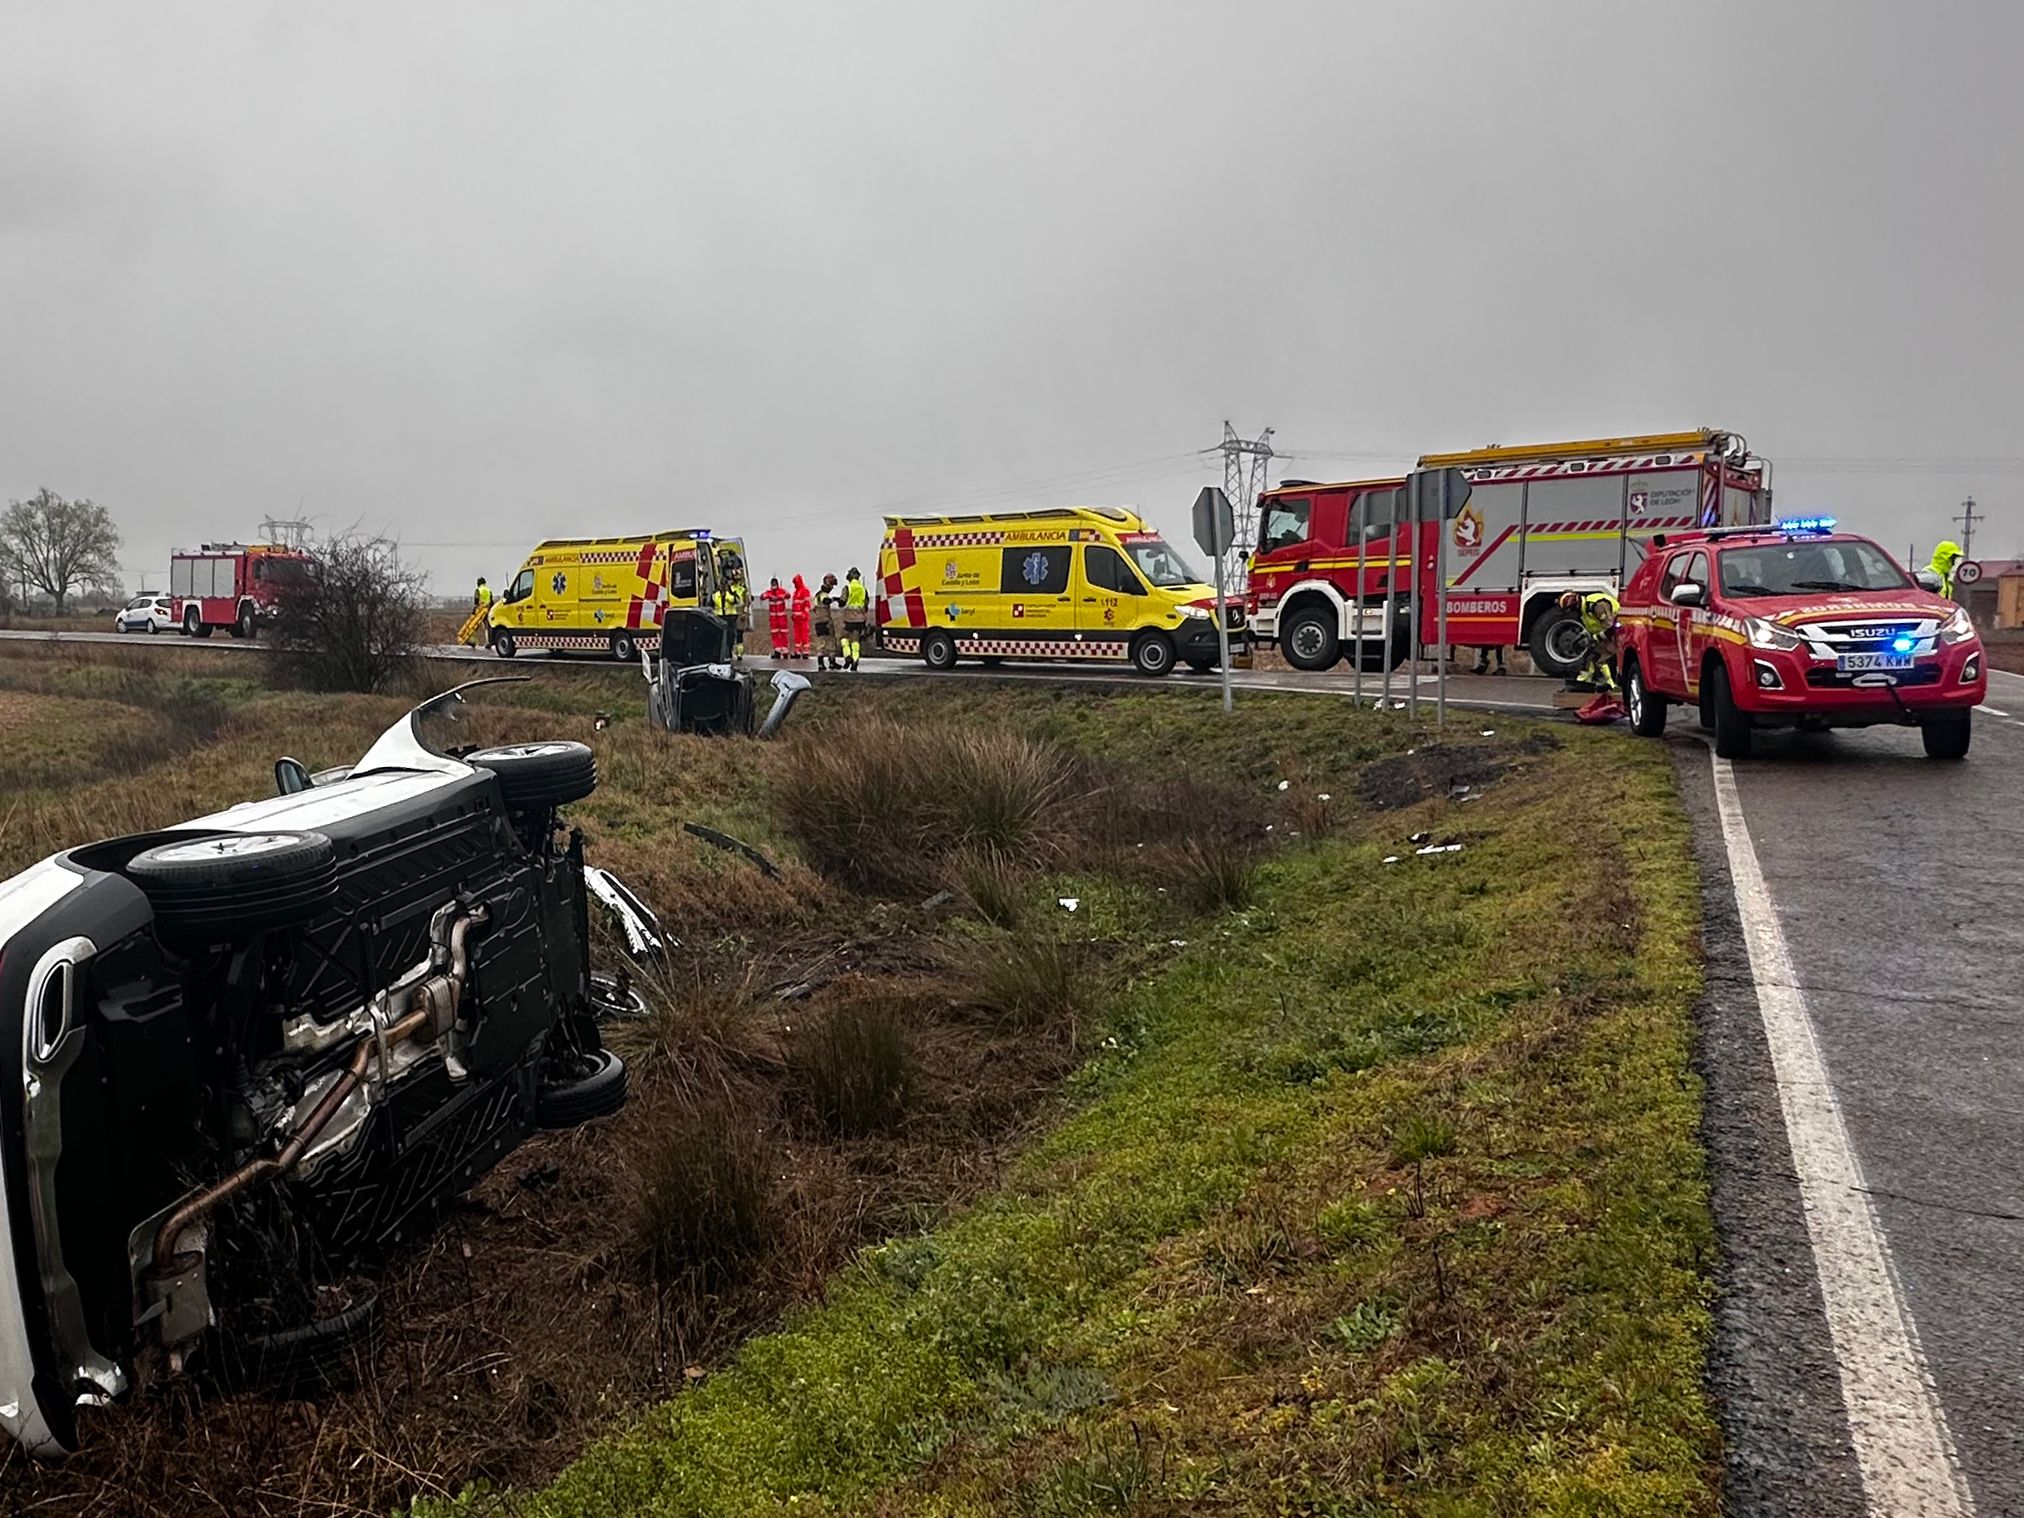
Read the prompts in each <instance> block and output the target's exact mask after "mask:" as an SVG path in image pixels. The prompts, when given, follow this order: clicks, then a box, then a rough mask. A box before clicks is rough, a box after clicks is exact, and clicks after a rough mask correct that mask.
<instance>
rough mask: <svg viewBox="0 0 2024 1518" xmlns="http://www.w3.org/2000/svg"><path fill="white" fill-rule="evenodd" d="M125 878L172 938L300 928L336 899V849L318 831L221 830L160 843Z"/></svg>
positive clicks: (213, 939)
mask: <svg viewBox="0 0 2024 1518" xmlns="http://www.w3.org/2000/svg"><path fill="white" fill-rule="evenodd" d="M126 874H127V878H128V879H129V880H131V881H133V883H134V884H135V885H137V886H139V887H140V888H141V892H142V894H143V895H145V896H146V897H147V898H148V904H149V905H150V906H151V907H153V908H154V913H155V928H156V931H157V933H158V934H159V935H160V936H161V937H162V938H163V939H164V940H165V941H169V942H175V943H223V942H227V941H236V940H238V939H241V938H244V937H245V936H246V935H247V934H249V933H254V932H260V931H263V930H265V929H269V928H288V927H299V926H301V925H302V924H303V923H306V922H308V921H310V920H311V919H312V918H314V917H316V916H317V915H318V914H319V913H321V912H322V911H324V910H325V909H326V908H328V907H329V905H330V904H331V902H333V901H334V900H335V899H336V897H337V851H336V850H335V849H334V848H333V847H332V846H331V842H330V840H329V839H328V838H326V837H324V836H323V834H321V833H284V832H274V833H222V834H216V835H210V836H200V837H194V838H190V839H181V840H175V841H171V842H168V843H158V844H156V845H155V846H154V847H153V848H151V849H143V850H142V851H141V852H140V853H138V854H136V855H134V857H133V858H132V859H130V860H128V861H127V866H126Z"/></svg>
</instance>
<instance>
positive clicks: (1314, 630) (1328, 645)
mask: <svg viewBox="0 0 2024 1518" xmlns="http://www.w3.org/2000/svg"><path fill="white" fill-rule="evenodd" d="M1279 652H1280V653H1281V655H1283V656H1284V657H1285V660H1286V662H1287V663H1288V664H1290V665H1292V666H1293V667H1294V668H1295V669H1306V670H1317V669H1333V668H1334V667H1335V663H1336V661H1337V660H1338V659H1340V658H1341V657H1342V638H1341V636H1340V634H1338V633H1337V631H1336V627H1335V613H1334V612H1333V611H1332V610H1330V609H1329V608H1327V607H1325V606H1303V607H1301V608H1300V609H1299V610H1298V611H1296V612H1294V613H1293V615H1292V616H1290V617H1288V618H1287V619H1286V622H1285V624H1284V625H1283V626H1282V627H1281V628H1280V629H1279Z"/></svg>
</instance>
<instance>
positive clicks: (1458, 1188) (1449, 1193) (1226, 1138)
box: [420, 694, 1717, 1518]
mask: <svg viewBox="0 0 2024 1518" xmlns="http://www.w3.org/2000/svg"><path fill="white" fill-rule="evenodd" d="M899 699H900V701H901V702H904V701H907V700H911V699H913V697H912V696H911V695H910V694H909V695H907V696H904V697H901V698H899ZM892 704H897V703H888V708H889V709H890V705H892ZM1106 705H1107V706H1110V707H1114V708H1118V709H1119V710H1117V711H1115V712H1114V713H1109V712H1104V711H1103V708H1101V707H1097V706H1095V705H1093V704H1084V703H1070V702H1062V703H1060V705H1059V708H1058V710H1057V711H1056V712H1054V713H1051V714H1050V713H1049V712H1048V711H1047V710H1046V708H1045V706H1044V704H1043V706H1042V711H1041V723H1042V725H1043V726H1045V725H1046V724H1047V722H1048V720H1049V717H1050V715H1051V716H1053V717H1054V718H1055V719H1057V720H1056V725H1057V726H1059V727H1060V728H1061V729H1062V732H1061V733H1060V734H1059V735H1058V736H1061V737H1063V738H1065V739H1066V740H1067V741H1070V742H1075V743H1078V744H1082V745H1087V744H1090V743H1092V742H1096V741H1100V740H1104V739H1105V738H1106V736H1107V735H1111V734H1115V735H1116V737H1117V741H1119V742H1120V743H1121V744H1126V745H1133V746H1136V745H1138V744H1144V745H1147V746H1149V747H1150V746H1156V745H1158V744H1161V743H1165V742H1170V741H1173V740H1174V739H1175V738H1176V737H1177V736H1178V735H1177V734H1175V733H1171V732H1169V731H1168V730H1167V729H1168V725H1169V723H1168V718H1169V715H1170V711H1169V705H1170V704H1169V703H1166V702H1163V701H1161V700H1159V699H1158V698H1139V697H1134V698H1129V699H1127V700H1125V701H1119V702H1114V703H1106ZM1171 705H1173V706H1179V703H1171ZM1315 706H1319V703H1313V704H1309V710H1310V711H1311V710H1312V708H1313V707H1315ZM1278 710H1281V708H1275V711H1278ZM1283 710H1284V711H1285V712H1286V714H1287V716H1288V717H1294V715H1295V713H1294V708H1293V706H1292V705H1291V704H1289V705H1288V706H1287V707H1285V708H1283ZM1093 713H1096V714H1098V715H1093ZM1113 722H1115V723H1117V724H1118V726H1117V727H1115V728H1113V727H1111V725H1110V724H1111V723H1113ZM1092 724H1100V727H1101V730H1099V728H1098V727H1097V726H1093V725H1092ZM1189 726H1190V729H1191V731H1192V732H1194V733H1196V734H1198V735H1206V741H1207V742H1208V743H1209V744H1210V745H1212V746H1214V745H1218V744H1222V743H1223V742H1224V738H1225V735H1226V734H1231V735H1234V734H1235V732H1236V731H1237V730H1236V729H1235V728H1234V727H1233V728H1230V729H1219V728H1217V727H1216V726H1215V725H1214V724H1212V723H1202V722H1201V721H1200V713H1199V710H1197V711H1196V712H1195V713H1194V715H1193V718H1192V721H1191V722H1190V723H1189ZM1288 728H1289V731H1288V732H1287V733H1286V734H1285V735H1284V739H1283V746H1284V752H1282V753H1279V754H1276V755H1271V756H1267V759H1269V762H1267V759H1261V758H1260V757H1259V756H1258V755H1257V753H1256V751H1255V746H1254V748H1253V750H1252V751H1250V752H1246V751H1244V750H1242V749H1241V748H1239V747H1238V746H1237V745H1236V744H1235V742H1234V740H1232V741H1231V742H1229V744H1228V746H1227V751H1226V752H1223V753H1221V755H1220V762H1222V763H1223V764H1224V765H1226V766H1227V767H1231V768H1239V769H1243V768H1248V769H1249V770H1250V771H1251V772H1253V773H1261V772H1262V773H1263V774H1264V775H1269V771H1270V769H1271V768H1272V767H1273V765H1275V764H1277V765H1282V766H1283V765H1286V764H1291V763H1293V762H1302V763H1317V764H1318V763H1321V762H1323V761H1325V760H1328V759H1329V758H1330V756H1331V755H1333V756H1335V758H1336V760H1337V761H1338V762H1341V761H1344V760H1349V759H1352V758H1353V757H1356V756H1365V755H1366V754H1367V753H1375V752H1381V751H1382V750H1383V746H1384V734H1383V732H1382V731H1381V729H1380V724H1378V723H1366V724H1363V725H1361V726H1360V727H1351V726H1350V725H1349V724H1347V723H1344V722H1342V721H1341V720H1339V719H1338V720H1336V721H1334V722H1329V721H1327V720H1326V719H1324V718H1319V717H1312V718H1310V717H1308V716H1307V715H1306V714H1305V713H1303V714H1301V715H1300V717H1299V718H1298V720H1296V721H1293V722H1290V723H1289V724H1288ZM1331 729H1332V731H1331ZM1373 730H1378V731H1376V732H1375V733H1374V732H1373ZM1127 734H1129V735H1130V736H1126V735H1127ZM1254 736H1255V729H1254ZM1282 772H1283V769H1282ZM1429 822H1437V823H1438V824H1443V825H1446V826H1447V827H1449V828H1450V829H1453V828H1457V827H1466V829H1467V831H1466V833H1465V834H1464V835H1463V836H1464V838H1465V841H1466V843H1467V845H1468V846H1467V848H1466V850H1465V851H1464V852H1463V853H1461V854H1459V855H1450V856H1441V857H1439V858H1436V859H1430V860H1419V859H1415V858H1412V857H1411V856H1408V858H1407V860H1406V861H1404V862H1402V863H1401V864H1398V865H1393V866H1385V865H1383V864H1381V863H1380V862H1379V861H1380V860H1381V858H1382V857H1383V856H1384V855H1385V854H1386V853H1390V852H1397V848H1396V844H1397V840H1398V839H1399V838H1400V837H1401V836H1402V835H1403V834H1404V833H1405V832H1406V831H1409V830H1410V829H1411V828H1412V827H1415V826H1420V825H1425V824H1426V823H1429ZM1696 912H1697V907H1696V896H1695V886H1694V880H1693V874H1692V869H1691V863H1690V858H1689V854H1688V851H1687V843H1686V833H1685V823H1684V820H1683V818H1682V817H1681V815H1680V813H1679V811H1678V808H1677V805H1676V802H1675V800H1674V797H1673V795H1672V791H1671V779H1670V774H1669V771H1668V770H1667V768H1666V766H1665V764H1664V762H1663V758H1662V756H1659V755H1657V754H1656V752H1655V751H1650V750H1645V749H1638V748H1633V747H1631V746H1629V745H1626V744H1623V743H1622V742H1621V741H1620V740H1615V739H1612V738H1611V737H1609V736H1603V737H1601V738H1592V737H1590V736H1589V735H1576V736H1575V737H1574V738H1573V740H1572V741H1570V742H1569V744H1568V745H1567V746H1566V748H1565V749H1563V750H1560V751H1557V752H1550V753H1546V754H1544V755H1541V756H1538V757H1536V758H1534V759H1533V760H1532V761H1531V762H1530V763H1529V764H1528V766H1527V768H1526V770H1525V771H1524V772H1523V773H1522V774H1519V775H1516V776H1514V777H1511V778H1508V779H1507V780H1505V781H1504V782H1502V783H1500V784H1499V785H1497V786H1495V787H1493V788H1492V790H1491V792H1490V794H1489V796H1488V797H1487V798H1486V799H1485V800H1483V801H1481V802H1480V803H1476V804H1473V805H1470V806H1468V807H1466V808H1460V807H1457V808H1454V809H1452V811H1450V810H1448V809H1447V808H1446V807H1445V805H1444V804H1442V803H1426V804H1423V805H1422V806H1420V807H1418V808H1415V809H1412V810H1409V811H1406V812H1397V813H1391V814H1387V815H1383V816H1380V817H1376V818H1369V819H1363V820H1361V821H1351V820H1340V821H1339V825H1338V826H1337V827H1336V828H1335V829H1334V830H1333V832H1332V834H1331V836H1330V837H1329V838H1328V839H1327V840H1325V841H1322V842H1319V843H1314V844H1311V845H1309V846H1306V847H1303V848H1300V849H1297V850H1292V851H1285V852H1280V853H1278V854H1274V855H1271V856H1268V862H1267V863H1266V864H1265V865H1264V866H1263V868H1262V869H1261V870H1260V872H1259V874H1258V877H1257V880H1256V883H1255V891H1254V895H1253V899H1252V901H1251V904H1250V905H1249V907H1248V908H1247V909H1246V910H1244V911H1243V912H1241V913H1237V914H1233V915H1229V916H1226V917H1223V918H1220V919H1216V920H1214V921H1213V923H1211V924H1207V925H1203V926H1201V927H1199V928H1198V929H1197V930H1196V931H1195V932H1194V933H1193V934H1192V935H1191V937H1192V940H1193V941H1191V942H1190V943H1189V944H1188V945H1187V946H1186V947H1185V948H1183V949H1180V950H1176V951H1175V952H1174V953H1173V955H1172V956H1171V957H1170V958H1168V959H1167V960H1166V961H1165V967H1164V968H1163V969H1161V970H1160V971H1159V972H1158V973H1156V974H1141V975H1139V976H1138V978H1137V980H1136V982H1135V983H1134V984H1133V985H1132V986H1131V987H1130V988H1129V989H1128V991H1127V992H1126V993H1125V994H1124V995H1122V996H1121V997H1119V998H1116V999H1115V1000H1114V1001H1113V1002H1112V1004H1111V1005H1110V1006H1109V1008H1108V1011H1107V1013H1106V1014H1105V1015H1104V1021H1105V1030H1104V1031H1105V1035H1106V1036H1104V1037H1103V1038H1102V1040H1101V1048H1100V1050H1099V1052H1098V1053H1097V1055H1096V1057H1095V1058H1094V1059H1093V1061H1092V1062H1091V1063H1090V1065H1089V1066H1088V1067H1086V1068H1085V1069H1084V1070H1083V1072H1082V1073H1081V1074H1080V1076H1079V1077H1078V1078H1077V1080H1076V1082H1075V1083H1074V1094H1073V1101H1072V1103H1071V1106H1070V1108H1069V1110H1067V1112H1066V1113H1065V1115H1064V1117H1063V1119H1062V1120H1061V1121H1060V1122H1059V1123H1058V1125H1057V1126H1056V1127H1055V1128H1054V1129H1053V1130H1052V1131H1051V1132H1050V1133H1048V1134H1047V1135H1046V1136H1045V1137H1044V1138H1042V1139H1041V1140H1040V1141H1039V1142H1037V1143H1036V1144H1034V1145H1033V1146H1032V1147H1031V1148H1030V1149H1029V1151H1028V1152H1027V1153H1026V1154H1025V1155H1024V1156H1023V1157H1022V1158H1021V1159H1020V1161H1019V1162H1018V1163H1017V1164H1016V1166H1015V1167H1014V1168H1013V1170H1012V1171H1011V1173H1010V1175H1009V1176H1008V1178H1007V1180H1006V1182H1005V1184H1004V1185H1003V1187H1002V1188H1001V1189H1000V1190H999V1191H998V1192H997V1193H996V1194H995V1195H993V1196H991V1197H990V1198H989V1199H987V1200H986V1201H984V1202H982V1203H981V1204H980V1205H978V1206H976V1207H975V1208H974V1209H972V1210H971V1211H970V1212H968V1213H967V1214H964V1215H962V1216H961V1217H959V1218H958V1219H956V1220H955V1221H953V1222H952V1223H950V1224H948V1225H947V1226H945V1227H942V1228H941V1229H939V1230H937V1231H935V1232H933V1233H931V1234H928V1235H924V1236H920V1237H910V1238H904V1239H898V1240H894V1241H892V1242H889V1243H887V1244H886V1245H884V1246H882V1247H879V1248H876V1249H873V1250H870V1251H867V1252H866V1253H865V1254H863V1255H862V1256H861V1257H860V1258H859V1260H858V1261H857V1263H856V1264H855V1265H854V1266H853V1267H852V1268H850V1269H849V1270H847V1271H846V1272H845V1273H844V1274H843V1275H842V1276H841V1277H839V1278H838V1279H837V1280H836V1281H835V1282H834V1283H833V1285H832V1288H831V1290H830V1292H829V1294H828V1297H827V1301H826V1302H825V1304H824V1305H823V1306H821V1307H820V1308H818V1309H814V1310H811V1311H808V1312H806V1313H804V1314H802V1315H801V1316H799V1317H797V1318H795V1319H793V1320H791V1321H790V1322H789V1323H788V1324H787V1325H786V1326H785V1327H784V1328H783V1329H781V1330H780V1331H779V1332H776V1333H773V1334H769V1335H766V1336H764V1337H761V1338H758V1339H755V1340H753V1341H751V1342H750V1343H749V1344H747V1345H746V1347H745V1348H744V1349H743V1350H742V1351H741V1352H740V1353H739V1354H738V1355H737V1357H736V1358H735V1360H734V1361H733V1362H732V1363H731V1364H730V1365H729V1366H728V1367H727V1368H725V1369H724V1370H723V1371H721V1372H720V1373H718V1374H716V1375H714V1376H712V1377H710V1378H709V1379H708V1380H706V1381H704V1382H702V1383H701V1384H700V1385H699V1386H697V1387H696V1388H695V1389H694V1390H692V1391H690V1392H688V1393H686V1394H684V1395H681V1396H679V1397H677V1398H675V1399H674V1400H673V1401H671V1402H668V1403H666V1404H664V1405H663V1406H661V1407H659V1408H657V1409H654V1410H652V1411H651V1412H649V1413H647V1414H645V1415H644V1416H642V1417H640V1418H639V1419H638V1420H637V1421H636V1422H634V1423H633V1424H632V1425H631V1426H630V1427H629V1428H627V1429H626V1430H624V1431H623V1432H621V1433H619V1434H617V1435H616V1436H614V1437H612V1438H611V1439H609V1440H607V1441H605V1442H603V1443H601V1444H599V1445H597V1446H595V1447H593V1448H592V1449H591V1450H589V1451H588V1452H587V1453H586V1454H585V1456H584V1457H583V1458H582V1459H581V1460H580V1461H579V1462H578V1463H577V1464H576V1465H575V1466H574V1467H573V1468H572V1469H571V1470H569V1471H568V1472H567V1473H566V1474H565V1475H564V1476H563V1477H562V1478H561V1479H560V1480H559V1481H558V1482H557V1483H555V1485H554V1486H553V1487H551V1488H550V1489H549V1490H547V1491H546V1492H542V1493H538V1494H516V1495H515V1496H514V1497H513V1498H512V1500H511V1504H510V1507H509V1506H508V1505H506V1503H505V1501H504V1500H503V1499H494V1498H488V1497H486V1496H484V1495H482V1494H472V1495H470V1496H469V1497H467V1498H466V1499H465V1501H464V1503H463V1504H461V1506H463V1507H464V1508H466V1509H468V1510H469V1511H471V1512H474V1513H490V1512H498V1513H500V1514H504V1513H507V1512H509V1511H510V1512H511V1513H513V1514H516V1515H517V1514H541V1515H550V1518H562V1515H571V1518H574V1515H585V1518H590V1515H595V1518H605V1515H618V1514H633V1513H651V1514H670V1515H672V1514H699V1515H700V1514H740V1515H743V1514H752V1513H772V1512H786V1511H793V1512H797V1513H806V1512H816V1513H826V1512H846V1511H864V1512H877V1513H881V1514H908V1513H921V1514H928V1513H934V1514H950V1515H953V1514H965V1513H1021V1514H1024V1513H1036V1514H1037V1513H1055V1512H1063V1513H1065V1512H1102V1511H1114V1512H1150V1511H1160V1510H1164V1509H1165V1508H1166V1507H1168V1506H1184V1507H1186V1506H1194V1505H1200V1506H1202V1507H1206V1508H1210V1509H1212V1510H1214V1511H1217V1512H1230V1513H1256V1514H1276V1513H1287V1512H1306V1513H1338V1514H1369V1515H1376V1514H1380V1513H1385V1514H1392V1513H1403V1514H1420V1515H1427V1518H1437V1515H1438V1518H1447V1515H1460V1514H1477V1513H1493V1514H1494V1513H1513V1514H1517V1513H1545V1514H1562V1515H1574V1514H1591V1513H1592V1514H1604V1513H1608V1514H1633V1515H1636V1514H1651V1515H1659V1514H1666V1515H1675V1514H1698V1513H1713V1512H1714V1511H1715V1510H1716V1500H1715V1495H1714V1483H1715V1464H1716V1455H1717V1449H1716V1435H1715V1428H1714V1424H1713V1421H1712V1418H1711V1415H1710V1410H1709V1407H1708V1403H1707V1399H1706V1396H1705V1394H1704V1392H1703V1389H1702V1382H1701V1368H1702V1357H1703V1353H1704V1349H1705V1344H1706V1338H1707V1333H1708V1314H1707V1298H1708V1291H1709V1281H1708V1272H1709V1268H1710V1264H1711V1258H1712V1251H1713V1239H1712V1232H1711V1225H1710V1221H1709V1216H1708V1208H1707V1199H1706V1193H1705V1186H1704V1180H1703V1174H1702V1161H1701V1156H1700V1153H1699V1151H1698V1149H1697V1147H1696V1144H1695V1139H1694V1130H1695V1123H1696V1120H1697V1114H1698V1105H1699V1093H1698V1089H1697V1087H1696V1084H1695V1082H1694V1079H1693V1077H1692V1076H1691V1074H1690V1073H1689V1069H1688V1041H1689V1032H1690V1023H1689V1009H1690V1006H1691V1003H1692V999H1693V996H1694V995H1695V993H1696V990H1697V986H1698V967H1697V966H1698V961H1697V957H1696V951H1695V935H1696V932H1697V926H1698V925H1697V918H1696ZM420 1511H423V1512H426V1513H441V1512H443V1511H445V1509H443V1508H441V1507H438V1506H434V1505H428V1506H425V1507H424V1508H422V1509H421V1510H420Z"/></svg>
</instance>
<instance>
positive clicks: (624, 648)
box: [611, 632, 636, 664]
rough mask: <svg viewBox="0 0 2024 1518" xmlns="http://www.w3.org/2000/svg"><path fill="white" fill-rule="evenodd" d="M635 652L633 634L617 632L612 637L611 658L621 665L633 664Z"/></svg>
mask: <svg viewBox="0 0 2024 1518" xmlns="http://www.w3.org/2000/svg"><path fill="white" fill-rule="evenodd" d="M635 652H636V650H635V649H634V648H633V640H632V634H631V633H628V632H615V633H613V634H612V635H611V656H612V658H614V659H616V660H617V661H618V662H619V663H621V664H630V663H632V661H633V655H634V653H635Z"/></svg>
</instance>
